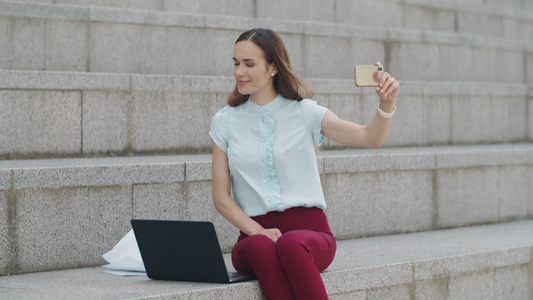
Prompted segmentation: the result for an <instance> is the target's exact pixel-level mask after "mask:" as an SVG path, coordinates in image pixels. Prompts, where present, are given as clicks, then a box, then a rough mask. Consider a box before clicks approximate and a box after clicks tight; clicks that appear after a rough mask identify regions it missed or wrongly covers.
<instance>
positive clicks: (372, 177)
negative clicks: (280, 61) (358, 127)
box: [0, 0, 533, 300]
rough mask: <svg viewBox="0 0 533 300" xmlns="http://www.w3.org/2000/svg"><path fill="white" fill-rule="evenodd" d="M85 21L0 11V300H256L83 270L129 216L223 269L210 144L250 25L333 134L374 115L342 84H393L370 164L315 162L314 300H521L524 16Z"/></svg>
mask: <svg viewBox="0 0 533 300" xmlns="http://www.w3.org/2000/svg"><path fill="white" fill-rule="evenodd" d="M86 2H87V1H76V0H54V1H52V0H49V1H44V0H43V1H39V0H29V1H10V2H8V1H0V53H2V55H0V69H1V70H0V104H1V107H2V109H1V110H0V157H2V158H5V160H1V161H0V215H2V216H5V217H1V218H0V275H3V276H0V298H1V299H37V298H38V299H72V298H77V299H89V298H90V299H95V298H98V299H171V298H172V299H261V292H260V289H259V286H258V284H257V282H248V283H243V284H238V285H229V286H228V285H205V284H195V283H178V282H155V281H150V280H147V279H146V277H137V278H123V277H116V276H112V275H109V274H105V273H103V272H102V268H100V267H97V266H99V265H102V264H104V263H105V262H104V261H103V259H102V258H101V255H102V254H103V253H105V252H106V251H108V250H109V249H111V248H112V247H113V245H114V244H115V243H116V242H117V241H118V240H119V239H120V238H121V237H122V236H123V235H124V234H125V233H126V232H127V231H128V230H129V229H130V225H129V220H130V219H131V218H157V219H185V220H210V221H213V222H214V223H215V225H216V228H217V232H218V234H219V239H220V243H221V246H222V248H223V250H224V251H226V252H229V251H231V247H232V245H233V243H234V241H235V238H236V235H237V232H236V231H235V230H234V229H233V228H232V226H231V225H230V224H229V223H228V222H226V221H225V220H224V219H223V218H222V217H220V216H219V215H218V214H217V213H216V211H215V210H214V208H213V206H212V204H211V190H210V189H211V187H210V180H211V162H210V160H211V157H210V155H209V153H210V140H209V136H208V134H207V132H208V130H209V125H210V121H211V117H212V116H213V114H214V113H215V112H216V111H217V110H218V109H219V108H221V107H223V106H225V102H226V99H227V96H228V95H229V92H230V91H231V90H232V88H233V85H234V80H233V78H232V77H231V68H232V65H231V56H232V51H233V42H234V40H235V39H236V37H237V36H238V35H239V34H240V33H241V32H243V31H245V30H247V29H250V28H253V27H269V28H272V29H274V30H276V31H278V32H279V33H280V34H281V35H282V37H283V38H284V40H285V42H286V44H287V46H288V48H289V51H290V54H291V59H292V62H293V65H294V67H295V69H296V70H297V71H298V72H299V73H301V74H302V75H303V76H305V77H306V78H308V79H309V81H311V82H312V83H313V85H314V86H315V92H316V96H315V98H314V99H315V100H317V101H318V102H319V104H321V105H324V106H326V107H329V108H330V109H331V110H332V111H334V112H336V113H337V114H338V115H340V116H341V117H343V118H345V119H349V120H352V121H355V122H358V123H363V124H364V123H366V122H368V121H369V120H370V118H371V117H372V116H373V115H374V113H375V109H376V106H377V102H376V99H375V95H374V92H373V91H372V90H371V89H369V90H367V89H360V88H356V87H355V86H354V84H353V80H352V77H353V75H352V74H353V65H354V64H356V63H373V62H374V61H381V62H383V63H384V65H385V66H386V68H387V69H388V70H389V71H390V72H391V73H392V74H393V75H394V76H395V77H397V78H399V79H400V80H401V81H402V88H401V97H400V98H399V99H398V105H397V106H398V111H397V113H396V115H395V117H394V120H393V124H392V127H391V131H390V133H389V136H388V137H387V140H386V143H385V146H384V148H382V149H377V150H375V149H344V148H343V147H341V146H340V145H338V144H336V143H334V142H333V141H326V142H325V144H324V146H323V147H322V148H323V150H322V152H321V154H320V155H319V157H318V160H317V163H318V164H319V167H320V170H321V176H322V183H323V188H324V192H325V196H326V199H327V202H328V209H327V214H328V217H329V220H330V224H331V227H332V230H333V231H334V233H335V235H336V237H337V238H338V239H339V253H338V257H337V258H336V261H335V263H334V264H333V265H332V266H331V267H330V268H329V269H328V270H327V272H325V273H324V274H323V278H324V282H325V284H326V288H327V289H328V292H329V293H330V294H331V299H338V300H341V299H476V298H483V299H531V298H532V297H533V253H532V249H533V224H532V222H531V220H530V219H531V218H533V198H532V196H531V195H532V192H533V191H532V190H531V189H532V188H531V186H532V183H533V143H531V140H532V139H533V138H532V135H533V110H532V109H533V106H532V100H533V85H532V84H531V83H532V82H533V1H527V0H514V1H503V0H501V1H497V0H469V1H446V2H444V1H417V0H373V1H368V0H367V1H364V0H362V1H343V0H328V1H303V0H302V1H290V2H288V1H280V0H276V1H261V0H257V1H243V0H225V1H208V0H202V1H166V0H160V1H119V0H98V1H91V5H88V4H87V3H86ZM495 223H498V224H495ZM489 224H492V225H489ZM474 225H476V226H474ZM472 226H474V227H472ZM450 228H454V229H450ZM15 274H18V275H15Z"/></svg>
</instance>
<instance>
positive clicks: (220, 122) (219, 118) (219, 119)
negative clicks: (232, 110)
mask: <svg viewBox="0 0 533 300" xmlns="http://www.w3.org/2000/svg"><path fill="white" fill-rule="evenodd" d="M228 114H229V107H224V108H222V109H220V110H219V111H218V112H217V113H216V114H215V115H214V116H213V119H212V120H211V129H210V130H209V136H210V137H211V138H212V139H213V141H214V142H215V144H217V146H218V147H219V148H220V149H222V151H224V152H226V153H227V152H228V134H227V131H228V130H227V120H228Z"/></svg>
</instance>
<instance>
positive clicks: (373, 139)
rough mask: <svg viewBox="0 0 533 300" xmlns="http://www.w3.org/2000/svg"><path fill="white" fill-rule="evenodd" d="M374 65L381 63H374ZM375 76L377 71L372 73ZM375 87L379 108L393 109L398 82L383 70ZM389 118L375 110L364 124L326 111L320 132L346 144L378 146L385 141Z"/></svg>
mask: <svg viewBox="0 0 533 300" xmlns="http://www.w3.org/2000/svg"><path fill="white" fill-rule="evenodd" d="M376 65H381V64H380V63H376ZM374 76H377V72H376V73H375V74H374ZM379 82H380V86H378V87H376V93H377V94H378V95H379V99H380V100H379V108H380V109H381V110H382V111H384V112H385V113H392V112H393V110H394V109H395V103H396V98H397V97H398V93H399V90H400V83H399V82H398V81H397V80H396V79H395V78H394V77H392V76H390V74H389V73H386V72H384V73H383V74H382V76H381V78H380V81H379ZM390 122H391V119H390V118H383V117H382V116H381V115H380V114H379V113H377V112H376V115H375V116H374V119H372V121H370V123H369V124H368V125H366V126H362V125H359V124H355V123H352V122H349V121H345V120H342V119H341V118H339V117H338V116H337V115H335V114H334V113H333V112H332V111H329V110H328V111H327V112H326V114H325V115H324V118H323V120H322V133H323V134H324V135H325V136H327V137H328V138H330V139H332V140H334V141H336V142H338V143H341V144H344V145H348V146H354V147H371V148H379V147H381V145H382V144H383V142H384V141H385V137H386V136H387V132H388V130H389V125H390Z"/></svg>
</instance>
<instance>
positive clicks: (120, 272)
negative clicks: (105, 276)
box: [104, 270, 146, 276]
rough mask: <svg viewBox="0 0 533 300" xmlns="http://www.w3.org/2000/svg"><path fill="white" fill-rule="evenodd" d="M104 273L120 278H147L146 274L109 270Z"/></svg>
mask: <svg viewBox="0 0 533 300" xmlns="http://www.w3.org/2000/svg"><path fill="white" fill-rule="evenodd" d="M104 273H109V274H113V275H120V276H146V272H135V271H117V270H107V271H104Z"/></svg>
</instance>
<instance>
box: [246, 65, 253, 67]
mask: <svg viewBox="0 0 533 300" xmlns="http://www.w3.org/2000/svg"><path fill="white" fill-rule="evenodd" d="M246 66H247V67H249V68H251V67H253V66H254V65H246Z"/></svg>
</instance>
